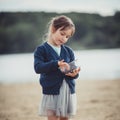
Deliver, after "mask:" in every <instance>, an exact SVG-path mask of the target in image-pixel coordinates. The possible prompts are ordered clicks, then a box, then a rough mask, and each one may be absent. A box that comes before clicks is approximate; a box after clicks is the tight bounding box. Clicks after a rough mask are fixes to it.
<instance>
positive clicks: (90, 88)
mask: <svg viewBox="0 0 120 120" xmlns="http://www.w3.org/2000/svg"><path fill="white" fill-rule="evenodd" d="M76 85H77V86H76V92H77V101H78V104H77V107H78V110H77V114H76V116H75V117H74V120H120V80H77V82H76ZM40 99H41V87H40V85H39V83H38V82H34V83H19V84H0V120H46V118H45V117H40V116H38V106H39V101H40Z"/></svg>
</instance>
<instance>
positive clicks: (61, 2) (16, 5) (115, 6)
mask: <svg viewBox="0 0 120 120" xmlns="http://www.w3.org/2000/svg"><path fill="white" fill-rule="evenodd" d="M2 11H12V12H13V11H25V12H26V11H45V12H58V13H62V12H71V11H74V12H82V13H98V14H100V15H102V16H108V15H114V13H115V12H116V11H120V0H0V12H2Z"/></svg>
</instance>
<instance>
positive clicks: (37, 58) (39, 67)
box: [34, 46, 58, 74]
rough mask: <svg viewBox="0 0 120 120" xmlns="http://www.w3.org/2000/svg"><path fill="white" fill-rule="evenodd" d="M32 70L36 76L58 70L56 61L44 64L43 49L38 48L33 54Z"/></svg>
mask: <svg viewBox="0 0 120 120" xmlns="http://www.w3.org/2000/svg"><path fill="white" fill-rule="evenodd" d="M34 69H35V72H36V73H38V74H40V73H49V72H51V71H54V70H57V69H58V60H51V61H49V62H46V54H45V51H44V47H43V46H41V47H38V48H37V49H36V50H35V52H34Z"/></svg>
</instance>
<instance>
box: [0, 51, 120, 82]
mask: <svg viewBox="0 0 120 120" xmlns="http://www.w3.org/2000/svg"><path fill="white" fill-rule="evenodd" d="M75 56H76V59H77V64H78V66H80V67H81V72H80V79H81V80H91V79H97V80H102V79H106V80H110V79H119V78H120V49H109V50H81V51H75ZM33 60H34V59H33V54H32V53H31V54H12V55H1V56H0V82H1V83H13V82H29V81H38V79H39V75H38V74H35V72H34V68H33Z"/></svg>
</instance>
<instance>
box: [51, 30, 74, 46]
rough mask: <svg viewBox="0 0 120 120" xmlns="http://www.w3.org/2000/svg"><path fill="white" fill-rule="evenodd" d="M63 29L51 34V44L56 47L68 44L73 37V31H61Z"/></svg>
mask: <svg viewBox="0 0 120 120" xmlns="http://www.w3.org/2000/svg"><path fill="white" fill-rule="evenodd" d="M61 29H62V28H59V29H58V30H56V31H53V32H52V34H51V39H50V42H51V44H53V45H54V46H58V47H59V46H61V45H62V44H64V43H66V42H67V41H68V39H69V38H70V37H71V34H72V29H70V28H68V29H65V30H61Z"/></svg>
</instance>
